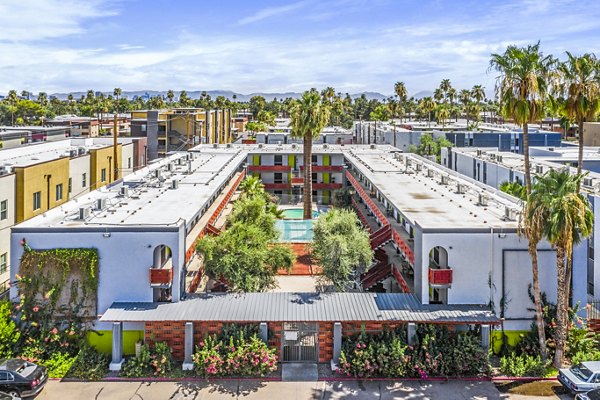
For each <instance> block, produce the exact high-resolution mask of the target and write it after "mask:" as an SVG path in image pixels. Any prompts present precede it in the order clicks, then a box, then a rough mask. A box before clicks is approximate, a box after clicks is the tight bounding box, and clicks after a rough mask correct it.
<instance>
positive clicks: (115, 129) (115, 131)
mask: <svg viewBox="0 0 600 400" xmlns="http://www.w3.org/2000/svg"><path fill="white" fill-rule="evenodd" d="M118 134H119V123H118V122H117V112H116V111H115V118H114V121H113V160H114V164H113V165H114V166H115V167H114V171H115V172H114V174H113V176H114V180H115V181H116V180H117V179H119V162H118V161H117V150H118V149H117V146H118V141H117V136H118Z"/></svg>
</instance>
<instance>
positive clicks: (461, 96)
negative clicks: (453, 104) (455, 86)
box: [458, 89, 471, 128]
mask: <svg viewBox="0 0 600 400" xmlns="http://www.w3.org/2000/svg"><path fill="white" fill-rule="evenodd" d="M458 101H459V102H460V104H462V106H463V112H464V113H465V114H466V115H465V116H466V117H467V128H469V113H468V112H467V107H468V106H469V104H470V103H471V91H470V90H468V89H462V90H461V91H460V93H458Z"/></svg>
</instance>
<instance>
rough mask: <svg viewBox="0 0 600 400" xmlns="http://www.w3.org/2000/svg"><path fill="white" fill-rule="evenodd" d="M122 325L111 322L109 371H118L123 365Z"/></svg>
mask: <svg viewBox="0 0 600 400" xmlns="http://www.w3.org/2000/svg"><path fill="white" fill-rule="evenodd" d="M124 361H125V360H124V359H123V323H122V322H113V326H112V359H111V362H110V365H109V369H110V370H111V371H120V370H121V366H122V365H123V362H124Z"/></svg>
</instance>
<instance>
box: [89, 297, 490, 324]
mask: <svg viewBox="0 0 600 400" xmlns="http://www.w3.org/2000/svg"><path fill="white" fill-rule="evenodd" d="M100 321H103V322H106V321H123V322H145V321H223V322H227V321H229V322H276V321H279V322H300V321H302V322H304V321H331V322H334V321H382V322H383V321H401V322H421V323H445V324H448V323H458V324H498V323H500V320H499V319H498V318H497V317H496V316H495V315H494V314H493V313H492V312H491V311H490V310H489V309H488V308H487V307H485V306H482V305H441V304H420V303H419V301H418V300H417V298H416V296H415V295H413V294H408V293H320V294H319V293H245V294H237V293H223V294H214V293H213V294H203V295H200V296H197V297H193V298H190V299H187V300H184V301H181V302H178V303H119V302H117V303H113V304H112V306H111V307H110V308H109V309H108V310H107V311H106V312H105V313H104V315H103V316H102V317H101V318H100Z"/></svg>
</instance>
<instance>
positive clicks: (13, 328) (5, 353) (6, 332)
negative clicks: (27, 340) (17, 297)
mask: <svg viewBox="0 0 600 400" xmlns="http://www.w3.org/2000/svg"><path fill="white" fill-rule="evenodd" d="M20 337H21V332H19V330H18V329H17V325H16V324H15V322H14V321H13V320H12V315H11V305H10V303H9V302H8V301H2V302H0V358H10V357H12V356H13V353H14V349H15V345H16V343H17V342H18V341H19V338H20Z"/></svg>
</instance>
